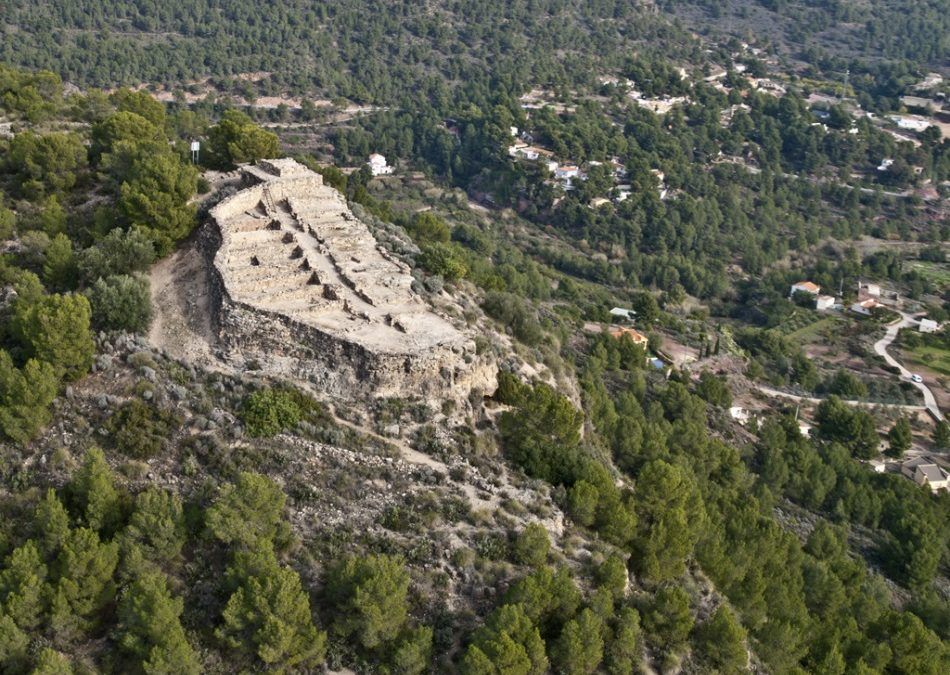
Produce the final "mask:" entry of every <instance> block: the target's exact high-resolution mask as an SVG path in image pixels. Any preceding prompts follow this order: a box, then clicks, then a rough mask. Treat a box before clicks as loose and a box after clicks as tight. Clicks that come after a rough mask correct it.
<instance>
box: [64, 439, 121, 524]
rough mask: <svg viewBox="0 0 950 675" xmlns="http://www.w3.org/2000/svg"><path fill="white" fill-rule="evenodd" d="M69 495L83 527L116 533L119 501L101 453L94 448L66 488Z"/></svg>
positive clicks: (119, 509) (119, 497)
mask: <svg viewBox="0 0 950 675" xmlns="http://www.w3.org/2000/svg"><path fill="white" fill-rule="evenodd" d="M69 493H70V495H71V496H72V501H73V503H75V505H76V508H77V509H78V511H79V512H80V514H81V517H82V520H83V522H84V523H85V524H86V526H87V527H90V528H92V529H93V530H96V531H97V532H100V533H111V532H115V530H116V529H118V527H119V524H120V522H121V521H122V516H123V505H122V497H121V495H120V494H119V491H118V490H117V489H116V487H115V478H114V476H113V475H112V469H111V468H109V464H108V463H107V462H106V456H105V454H104V453H103V452H102V450H100V449H99V448H95V447H94V448H90V449H89V450H87V451H86V457H85V459H84V460H83V465H82V467H81V468H80V469H79V471H78V472H77V473H76V475H75V476H73V479H72V481H71V482H70V484H69Z"/></svg>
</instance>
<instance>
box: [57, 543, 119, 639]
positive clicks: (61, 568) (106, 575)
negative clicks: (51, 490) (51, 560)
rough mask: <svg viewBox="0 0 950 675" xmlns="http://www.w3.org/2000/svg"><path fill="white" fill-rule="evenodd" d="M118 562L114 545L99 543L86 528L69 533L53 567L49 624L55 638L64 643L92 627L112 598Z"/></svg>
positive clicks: (116, 546)
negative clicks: (64, 640) (114, 575)
mask: <svg viewBox="0 0 950 675" xmlns="http://www.w3.org/2000/svg"><path fill="white" fill-rule="evenodd" d="M118 562H119V547H118V545H117V544H116V543H114V542H109V543H103V542H100V541H99V535H97V534H96V533H95V532H94V531H93V530H90V529H88V528H80V529H77V530H73V531H71V532H70V533H69V535H68V536H67V537H66V540H65V541H64V542H63V546H62V549H61V550H60V553H59V556H58V557H57V558H56V563H55V564H54V566H53V570H54V574H53V578H54V580H55V586H54V589H55V590H54V594H53V609H52V621H51V623H52V626H53V630H54V632H55V633H56V634H57V635H58V636H60V637H61V638H65V639H67V640H68V639H72V638H73V637H76V636H77V635H78V634H79V633H80V632H82V631H86V630H91V629H93V628H95V627H96V625H97V624H98V620H99V618H100V617H99V613H100V611H101V610H102V609H103V608H104V607H105V606H106V605H108V604H109V603H111V602H112V600H113V599H114V597H115V590H116V589H115V582H114V581H113V574H114V572H115V568H116V565H118Z"/></svg>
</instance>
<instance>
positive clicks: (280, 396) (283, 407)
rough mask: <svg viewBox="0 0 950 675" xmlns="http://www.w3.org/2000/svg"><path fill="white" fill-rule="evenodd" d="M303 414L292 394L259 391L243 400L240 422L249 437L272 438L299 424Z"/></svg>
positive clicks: (281, 390)
mask: <svg viewBox="0 0 950 675" xmlns="http://www.w3.org/2000/svg"><path fill="white" fill-rule="evenodd" d="M302 416H303V413H302V411H301V409H300V406H299V405H298V403H297V397H296V396H295V395H294V392H292V391H288V390H286V389H261V390H260V391H255V392H254V393H253V394H251V395H250V396H248V397H247V398H246V399H244V406H243V407H242V408H241V421H242V422H243V423H244V427H245V429H246V430H247V433H248V435H249V436H254V437H256V438H261V437H266V436H274V435H276V434H279V433H280V432H282V431H284V430H286V429H290V428H292V427H294V426H296V425H297V423H298V422H300V420H301V418H302Z"/></svg>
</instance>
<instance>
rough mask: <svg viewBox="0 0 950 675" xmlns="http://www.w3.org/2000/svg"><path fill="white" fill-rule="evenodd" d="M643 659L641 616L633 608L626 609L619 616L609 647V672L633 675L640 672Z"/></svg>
mask: <svg viewBox="0 0 950 675" xmlns="http://www.w3.org/2000/svg"><path fill="white" fill-rule="evenodd" d="M642 658H643V644H642V639H641V633H640V615H639V614H638V613H637V610H635V609H634V608H633V607H624V608H623V609H621V610H620V613H619V614H618V615H617V619H616V622H615V626H614V629H613V635H612V636H611V639H610V641H609V643H608V645H607V653H606V666H607V672H608V673H610V674H611V675H632V674H633V673H636V672H638V671H639V664H640V661H641V660H642Z"/></svg>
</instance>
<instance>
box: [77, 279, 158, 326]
mask: <svg viewBox="0 0 950 675" xmlns="http://www.w3.org/2000/svg"><path fill="white" fill-rule="evenodd" d="M87 296H88V297H89V304H90V305H92V321H93V324H94V325H95V326H96V327H97V328H103V329H106V330H126V331H131V332H134V333H139V332H143V331H145V330H146V329H147V328H148V325H149V323H150V322H151V319H152V303H151V296H150V293H149V283H148V279H147V278H145V277H144V276H139V275H136V276H130V275H128V274H121V275H113V276H109V277H106V278H105V279H102V278H99V279H97V280H96V283H95V284H93V286H92V288H90V289H89V291H88V292H87Z"/></svg>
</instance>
